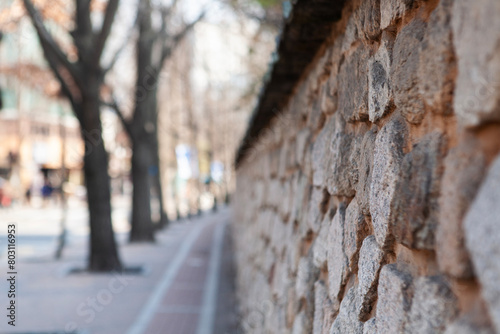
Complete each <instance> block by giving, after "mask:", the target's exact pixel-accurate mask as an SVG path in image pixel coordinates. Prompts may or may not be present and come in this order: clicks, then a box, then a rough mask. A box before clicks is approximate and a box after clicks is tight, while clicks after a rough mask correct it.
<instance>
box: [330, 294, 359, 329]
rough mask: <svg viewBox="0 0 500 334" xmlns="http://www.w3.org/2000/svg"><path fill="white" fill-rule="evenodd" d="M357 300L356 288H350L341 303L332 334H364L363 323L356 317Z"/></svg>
mask: <svg viewBox="0 0 500 334" xmlns="http://www.w3.org/2000/svg"><path fill="white" fill-rule="evenodd" d="M357 299H358V298H357V295H356V287H352V288H350V289H349V291H347V293H346V294H345V296H344V298H343V299H342V302H341V303H340V310H339V314H338V315H337V318H336V319H335V321H334V322H333V325H332V328H331V329H330V334H363V323H362V322H361V321H359V320H358V317H357V316H356V310H357Z"/></svg>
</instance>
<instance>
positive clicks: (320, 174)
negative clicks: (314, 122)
mask: <svg viewBox="0 0 500 334" xmlns="http://www.w3.org/2000/svg"><path fill="white" fill-rule="evenodd" d="M335 127H336V119H335V117H330V118H329V119H328V120H327V121H326V123H325V126H324V127H323V129H322V130H321V132H320V133H319V135H318V137H317V138H316V140H315V141H314V146H313V150H312V155H311V164H312V170H313V184H314V185H315V186H322V185H324V184H325V180H326V178H327V169H328V168H329V165H330V162H331V154H330V145H331V141H332V136H333V132H334V131H335Z"/></svg>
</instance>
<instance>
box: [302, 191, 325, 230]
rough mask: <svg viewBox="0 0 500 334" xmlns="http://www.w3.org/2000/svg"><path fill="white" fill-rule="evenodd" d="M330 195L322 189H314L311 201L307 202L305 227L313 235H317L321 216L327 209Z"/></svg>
mask: <svg viewBox="0 0 500 334" xmlns="http://www.w3.org/2000/svg"><path fill="white" fill-rule="evenodd" d="M329 200H330V194H328V192H327V191H326V190H325V189H324V188H319V187H314V188H313V191H312V194H311V199H310V201H309V210H308V215H307V227H308V228H310V229H311V230H312V231H313V232H314V233H318V231H319V228H320V225H321V221H322V220H323V215H324V214H325V212H326V210H327V209H328V203H329Z"/></svg>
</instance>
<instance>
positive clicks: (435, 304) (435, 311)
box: [405, 276, 458, 334]
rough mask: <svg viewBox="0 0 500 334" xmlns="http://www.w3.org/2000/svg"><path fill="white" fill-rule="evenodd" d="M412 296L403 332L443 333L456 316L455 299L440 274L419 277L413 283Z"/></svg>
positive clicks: (420, 333) (413, 333)
mask: <svg viewBox="0 0 500 334" xmlns="http://www.w3.org/2000/svg"><path fill="white" fill-rule="evenodd" d="M413 286H414V290H415V294H414V296H413V300H412V304H411V310H410V314H409V317H408V323H407V325H406V327H405V333H408V334H435V333H443V332H444V330H445V328H446V326H447V325H448V324H449V323H450V322H451V321H452V320H453V319H454V318H455V317H456V316H457V314H458V305H457V299H456V297H455V295H454V294H453V292H452V291H451V289H450V287H449V286H448V283H447V282H446V281H445V280H444V278H443V277H442V276H431V277H419V278H417V279H415V280H414V283H413Z"/></svg>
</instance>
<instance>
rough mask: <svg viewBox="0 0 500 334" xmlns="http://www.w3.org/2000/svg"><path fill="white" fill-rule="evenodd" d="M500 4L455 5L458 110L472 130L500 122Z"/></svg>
mask: <svg viewBox="0 0 500 334" xmlns="http://www.w3.org/2000/svg"><path fill="white" fill-rule="evenodd" d="M499 16H500V2H499V1H497V0H477V1H468V0H458V1H454V2H453V13H452V27H453V44H454V45H455V51H456V57H457V61H458V75H457V78H456V83H455V84H456V86H455V94H454V101H453V104H454V110H455V113H456V115H457V117H458V120H459V123H460V124H462V125H465V126H468V127H471V126H477V125H480V124H484V123H486V122H490V121H499V120H500V34H499V33H498V32H499V31H500V20H499V19H498V17H499Z"/></svg>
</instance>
